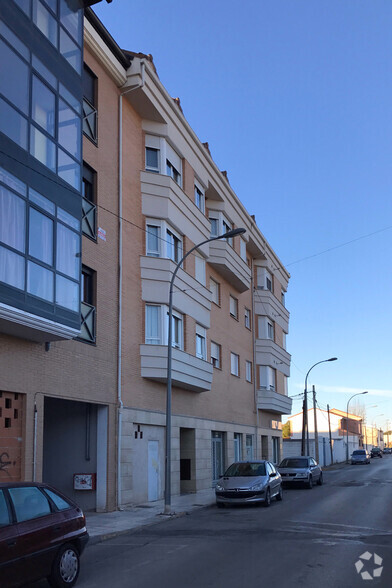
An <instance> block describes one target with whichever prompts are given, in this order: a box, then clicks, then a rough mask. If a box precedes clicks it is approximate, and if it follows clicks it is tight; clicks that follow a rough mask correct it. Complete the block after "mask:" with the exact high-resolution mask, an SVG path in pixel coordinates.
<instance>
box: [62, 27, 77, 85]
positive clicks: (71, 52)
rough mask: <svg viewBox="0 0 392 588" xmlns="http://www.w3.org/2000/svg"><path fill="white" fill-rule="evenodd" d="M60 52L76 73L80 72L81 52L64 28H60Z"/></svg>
mask: <svg viewBox="0 0 392 588" xmlns="http://www.w3.org/2000/svg"><path fill="white" fill-rule="evenodd" d="M60 53H61V55H62V56H63V57H65V59H66V60H67V61H68V63H69V64H70V65H71V66H72V67H73V68H74V69H75V70H76V71H77V72H78V74H80V73H81V72H82V52H81V50H80V49H79V47H78V46H77V45H76V43H74V42H73V41H72V39H71V37H70V36H69V35H67V33H66V32H65V31H64V29H60Z"/></svg>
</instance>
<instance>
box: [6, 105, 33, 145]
mask: <svg viewBox="0 0 392 588" xmlns="http://www.w3.org/2000/svg"><path fill="white" fill-rule="evenodd" d="M0 131H1V132H2V133H4V134H5V135H7V137H9V138H10V139H11V141H14V142H15V143H16V144H17V145H19V147H22V149H27V120H26V119H25V118H24V117H23V116H22V115H21V114H19V112H17V111H16V110H15V108H12V106H10V105H9V104H8V102H6V101H5V100H3V99H2V98H0Z"/></svg>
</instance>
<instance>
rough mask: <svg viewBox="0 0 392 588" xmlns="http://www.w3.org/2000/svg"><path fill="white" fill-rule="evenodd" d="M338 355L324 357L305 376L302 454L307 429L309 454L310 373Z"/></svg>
mask: <svg viewBox="0 0 392 588" xmlns="http://www.w3.org/2000/svg"><path fill="white" fill-rule="evenodd" d="M336 360H337V357H330V358H329V359H323V360H322V361H318V362H317V363H315V364H314V365H312V367H311V368H310V369H309V370H308V373H307V374H306V377H305V390H304V402H303V408H302V411H303V415H302V442H301V455H305V431H306V451H307V455H309V428H308V375H309V374H310V372H311V371H312V369H313V368H314V367H316V365H319V364H320V363H326V362H327V361H336Z"/></svg>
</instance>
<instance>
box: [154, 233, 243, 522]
mask: <svg viewBox="0 0 392 588" xmlns="http://www.w3.org/2000/svg"><path fill="white" fill-rule="evenodd" d="M245 232H246V229H233V230H232V231H228V232H227V233H224V234H223V235H218V237H210V239H206V240H205V241H202V242H201V243H198V244H197V245H195V246H194V247H192V249H190V250H189V251H188V252H187V253H185V255H184V256H183V257H182V258H181V259H180V261H179V262H178V263H177V265H176V267H175V268H174V272H173V275H172V277H171V280H170V290H169V328H168V333H167V375H166V378H167V391H166V449H165V510H164V514H170V511H171V401H172V321H173V283H174V278H175V277H176V275H177V272H178V270H179V269H180V267H181V265H182V264H183V262H184V260H185V259H186V258H187V257H188V255H190V254H191V253H192V252H193V251H195V249H198V248H199V247H201V246H202V245H205V244H206V243H210V241H216V240H218V239H230V238H231V237H236V236H237V235H243V234H244V233H245Z"/></svg>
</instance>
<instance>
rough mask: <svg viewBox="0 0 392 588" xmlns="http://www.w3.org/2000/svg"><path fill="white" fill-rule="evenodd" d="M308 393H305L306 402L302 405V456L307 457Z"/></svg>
mask: <svg viewBox="0 0 392 588" xmlns="http://www.w3.org/2000/svg"><path fill="white" fill-rule="evenodd" d="M305 398H306V391H305V392H304V401H303V403H302V439H301V455H305V436H306V425H307V420H306V417H307V412H308V411H307V403H306V400H305Z"/></svg>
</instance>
